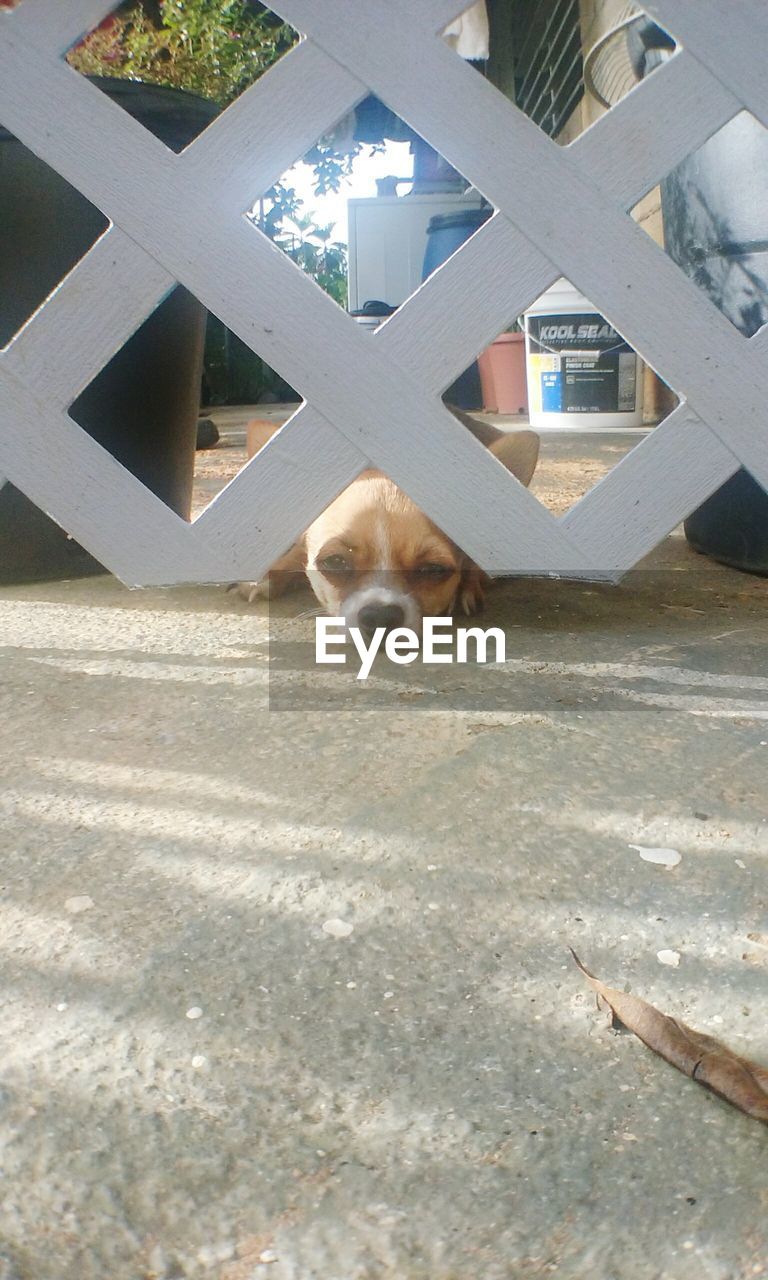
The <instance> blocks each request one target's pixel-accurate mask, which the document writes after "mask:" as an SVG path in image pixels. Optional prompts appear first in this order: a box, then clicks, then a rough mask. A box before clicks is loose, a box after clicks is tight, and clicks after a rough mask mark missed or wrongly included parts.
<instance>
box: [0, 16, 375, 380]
mask: <svg viewBox="0 0 768 1280" xmlns="http://www.w3.org/2000/svg"><path fill="white" fill-rule="evenodd" d="M3 3H4V0H0V4H3ZM298 38H299V37H298V34H297V33H296V31H294V29H293V28H292V27H290V26H289V25H288V24H287V23H285V22H283V21H282V20H281V19H280V18H279V17H277V16H276V15H275V14H274V13H272V12H271V11H270V10H269V9H268V8H266V6H264V5H262V4H254V3H252V2H251V3H246V2H245V0H126V3H124V4H122V5H121V6H120V7H119V8H118V9H117V10H116V11H115V12H114V13H113V14H112V15H111V16H110V17H108V18H106V19H105V20H104V22H102V23H101V24H100V25H99V26H98V27H97V28H96V29H95V30H94V31H92V32H91V33H90V34H89V35H87V36H86V37H85V38H84V39H83V40H82V41H81V42H80V43H79V44H77V45H76V46H75V47H74V48H73V49H71V50H70V52H69V54H68V55H67V60H68V61H69V63H70V65H71V66H73V67H74V68H75V69H76V70H77V71H79V72H81V73H82V74H83V75H88V76H110V77H117V78H120V79H123V80H125V79H130V80H138V81H142V82H144V83H147V84H159V85H165V86H167V87H170V88H174V89H183V90H186V91H187V92H191V93H196V94H199V95H200V96H201V97H205V98H209V99H212V100H213V101H214V102H217V103H219V104H220V105H221V106H222V107H225V106H227V105H228V104H229V103H230V102H233V101H234V99H235V98H237V97H238V96H239V95H240V94H241V93H242V92H243V91H244V90H245V89H247V88H248V87H249V85H251V84H253V83H254V81H256V80H258V79H259V77H260V76H261V75H263V73H264V72H265V71H267V70H268V68H269V67H271V66H272V65H273V64H274V63H275V62H277V61H278V60H279V58H281V57H282V55H283V54H284V53H287V52H288V50H289V49H291V48H292V46H293V45H294V44H295V43H296V42H297V40H298ZM360 150H361V147H360V145H359V144H358V145H354V146H353V147H352V148H351V149H350V151H349V152H348V153H343V154H340V153H339V152H337V151H336V150H335V148H334V147H333V146H331V145H329V144H328V143H327V142H325V141H324V140H322V139H321V140H320V141H319V142H318V143H317V144H316V145H315V146H314V147H312V148H311V149H310V150H309V151H308V152H307V154H306V155H305V156H304V157H303V158H304V162H305V163H306V164H308V165H310V166H311V167H312V168H313V169H314V175H315V194H316V195H318V196H320V195H324V194H325V193H326V192H328V191H338V189H339V186H340V184H341V182H342V180H343V178H344V177H346V176H347V175H348V174H349V173H350V171H351V167H352V161H353V159H354V157H355V156H356V155H357V154H358V152H359V151H360ZM251 216H252V218H253V221H254V222H255V223H256V225H257V226H258V227H259V228H260V229H261V230H262V231H263V232H264V233H265V234H266V235H268V236H269V237H270V239H272V240H274V242H275V243H276V244H278V245H279V246H280V247H281V248H282V249H284V250H285V252H286V253H287V254H288V256H289V257H290V258H292V259H293V261H294V262H296V263H297V265H298V266H300V267H301V268H302V270H304V271H306V272H307V273H308V274H309V275H311V276H312V277H313V278H314V279H315V280H316V281H317V283H318V284H319V285H320V287H321V288H322V289H324V290H325V291H326V292H327V293H329V294H330V295H331V297H333V298H334V299H335V300H336V301H337V302H338V303H340V305H341V306H345V305H346V291H347V256H346V247H345V245H343V244H342V243H340V242H339V241H336V240H332V239H331V236H332V230H331V228H330V227H323V226H320V225H318V224H317V223H316V222H315V220H314V218H313V217H312V215H311V214H310V215H306V214H304V212H303V210H302V206H301V203H300V201H299V199H298V197H297V194H296V191H295V190H294V189H293V187H291V186H290V185H288V184H286V183H283V182H277V183H275V185H274V186H273V187H271V188H270V190H269V191H267V192H265V193H264V195H263V196H262V197H261V199H260V200H259V201H258V204H257V205H256V207H255V208H254V209H253V210H252V214H251ZM206 369H207V372H208V375H209V384H210V388H211V393H212V398H213V400H214V401H221V400H222V399H231V398H232V396H233V395H234V397H235V398H236V399H240V400H252V399H258V396H259V392H264V391H269V392H272V393H273V394H278V395H281V396H285V395H286V394H287V393H288V394H289V393H290V388H288V387H287V386H286V384H285V383H283V382H282V380H281V379H279V378H278V376H277V374H275V373H274V372H273V371H272V370H270V369H269V368H268V366H267V365H265V364H264V362H263V361H261V360H260V359H259V357H258V356H256V355H254V354H253V353H252V352H251V351H250V350H249V349H248V348H247V347H246V346H245V345H244V344H242V343H240V342H239V340H238V339H236V337H235V335H234V334H228V333H227V331H226V330H224V328H223V326H222V325H221V324H220V322H219V321H216V320H215V318H214V317H210V319H209V324H208V339H207V343H206Z"/></svg>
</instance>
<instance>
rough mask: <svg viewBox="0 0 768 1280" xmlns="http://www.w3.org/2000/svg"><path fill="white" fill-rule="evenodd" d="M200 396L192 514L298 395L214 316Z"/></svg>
mask: <svg viewBox="0 0 768 1280" xmlns="http://www.w3.org/2000/svg"><path fill="white" fill-rule="evenodd" d="M201 395H202V406H201V409H200V420H199V422H198V431H197V451H196V454H195V471H194V484H193V489H192V506H191V514H192V517H193V519H194V518H195V517H196V516H198V515H199V514H200V512H201V511H203V510H204V509H205V507H207V505H208V503H209V502H211V501H212V499H213V498H215V497H216V495H217V494H218V493H220V492H221V490H222V489H224V488H225V487H226V486H227V485H228V484H229V482H230V481H231V480H234V478H235V476H236V475H237V474H238V472H239V471H241V470H242V468H243V467H244V466H245V464H246V462H247V461H248V459H249V458H250V457H251V456H252V455H253V454H254V453H257V452H258V451H259V449H261V448H263V446H264V444H265V443H266V442H267V440H268V439H269V438H270V436H271V435H272V434H273V433H274V431H275V430H277V429H278V428H279V427H281V426H282V425H283V423H284V422H286V421H287V419H288V418H289V417H290V416H291V415H292V414H293V413H294V412H295V410H296V408H297V406H298V404H299V402H300V400H301V397H300V396H299V394H298V392H296V391H295V390H294V388H293V387H292V386H290V384H289V383H287V382H286V381H285V380H284V379H283V378H281V377H280V375H279V374H278V373H276V372H275V370H274V369H272V368H271V367H270V365H268V364H267V362H266V361H265V360H263V359H262V358H261V356H259V355H257V354H256V353H255V352H254V351H252V350H251V348H250V347H248V346H246V344H245V343H244V342H242V341H241V340H240V338H238V336H237V334H235V333H232V331H231V330H230V329H227V328H226V326H225V325H223V324H222V323H221V321H220V320H219V319H218V318H217V317H216V316H213V315H209V317H208V323H207V328H206V338H205V348H204V361H203V375H202V388H201ZM289 496H290V495H289Z"/></svg>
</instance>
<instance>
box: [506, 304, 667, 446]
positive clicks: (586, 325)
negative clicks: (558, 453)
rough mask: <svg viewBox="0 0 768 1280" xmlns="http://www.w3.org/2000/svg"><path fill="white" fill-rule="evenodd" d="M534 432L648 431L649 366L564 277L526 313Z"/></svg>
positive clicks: (526, 342) (526, 353)
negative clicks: (646, 383) (539, 429)
mask: <svg viewBox="0 0 768 1280" xmlns="http://www.w3.org/2000/svg"><path fill="white" fill-rule="evenodd" d="M525 365H526V377H527V382H528V409H529V415H530V420H531V426H533V427H544V428H546V427H550V428H552V427H556V428H558V429H562V428H566V429H568V428H582V429H583V428H584V427H590V428H593V429H594V428H597V429H607V430H612V431H615V430H616V428H617V427H642V425H643V362H642V360H641V358H640V356H639V355H638V354H637V352H636V351H633V350H632V348H631V347H630V346H629V344H628V343H626V342H625V341H624V339H623V338H622V336H621V334H620V333H618V332H617V331H616V329H614V327H613V325H612V324H610V323H609V321H607V320H606V319H605V317H604V316H601V315H600V314H599V312H597V311H595V308H594V307H593V305H592V303H591V302H589V301H588V300H587V299H586V298H585V297H584V296H583V295H582V294H580V293H578V292H577V290H576V289H574V287H573V285H572V284H569V283H568V281H567V280H563V279H560V280H558V281H557V282H556V283H555V284H553V285H552V287H551V289H547V292H546V293H543V294H542V295H541V297H540V298H539V299H538V301H537V302H535V303H534V304H533V306H532V307H531V308H530V309H529V310H528V311H526V313H525Z"/></svg>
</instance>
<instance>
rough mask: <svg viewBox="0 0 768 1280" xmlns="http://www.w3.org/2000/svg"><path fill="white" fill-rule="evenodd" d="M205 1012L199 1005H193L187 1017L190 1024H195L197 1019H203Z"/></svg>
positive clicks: (188, 1010)
mask: <svg viewBox="0 0 768 1280" xmlns="http://www.w3.org/2000/svg"><path fill="white" fill-rule="evenodd" d="M202 1016H203V1011H202V1009H201V1008H200V1006H199V1005H198V1004H193V1005H192V1008H191V1009H187V1017H188V1018H189V1020H190V1022H194V1020H195V1018H202Z"/></svg>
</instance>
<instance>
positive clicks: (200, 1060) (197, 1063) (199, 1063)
mask: <svg viewBox="0 0 768 1280" xmlns="http://www.w3.org/2000/svg"><path fill="white" fill-rule="evenodd" d="M207 1061H208V1059H207V1058H206V1057H204V1056H203V1054H202V1053H196V1054H195V1056H194V1058H193V1059H192V1066H193V1067H204V1066H205V1064H206V1062H207Z"/></svg>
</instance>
